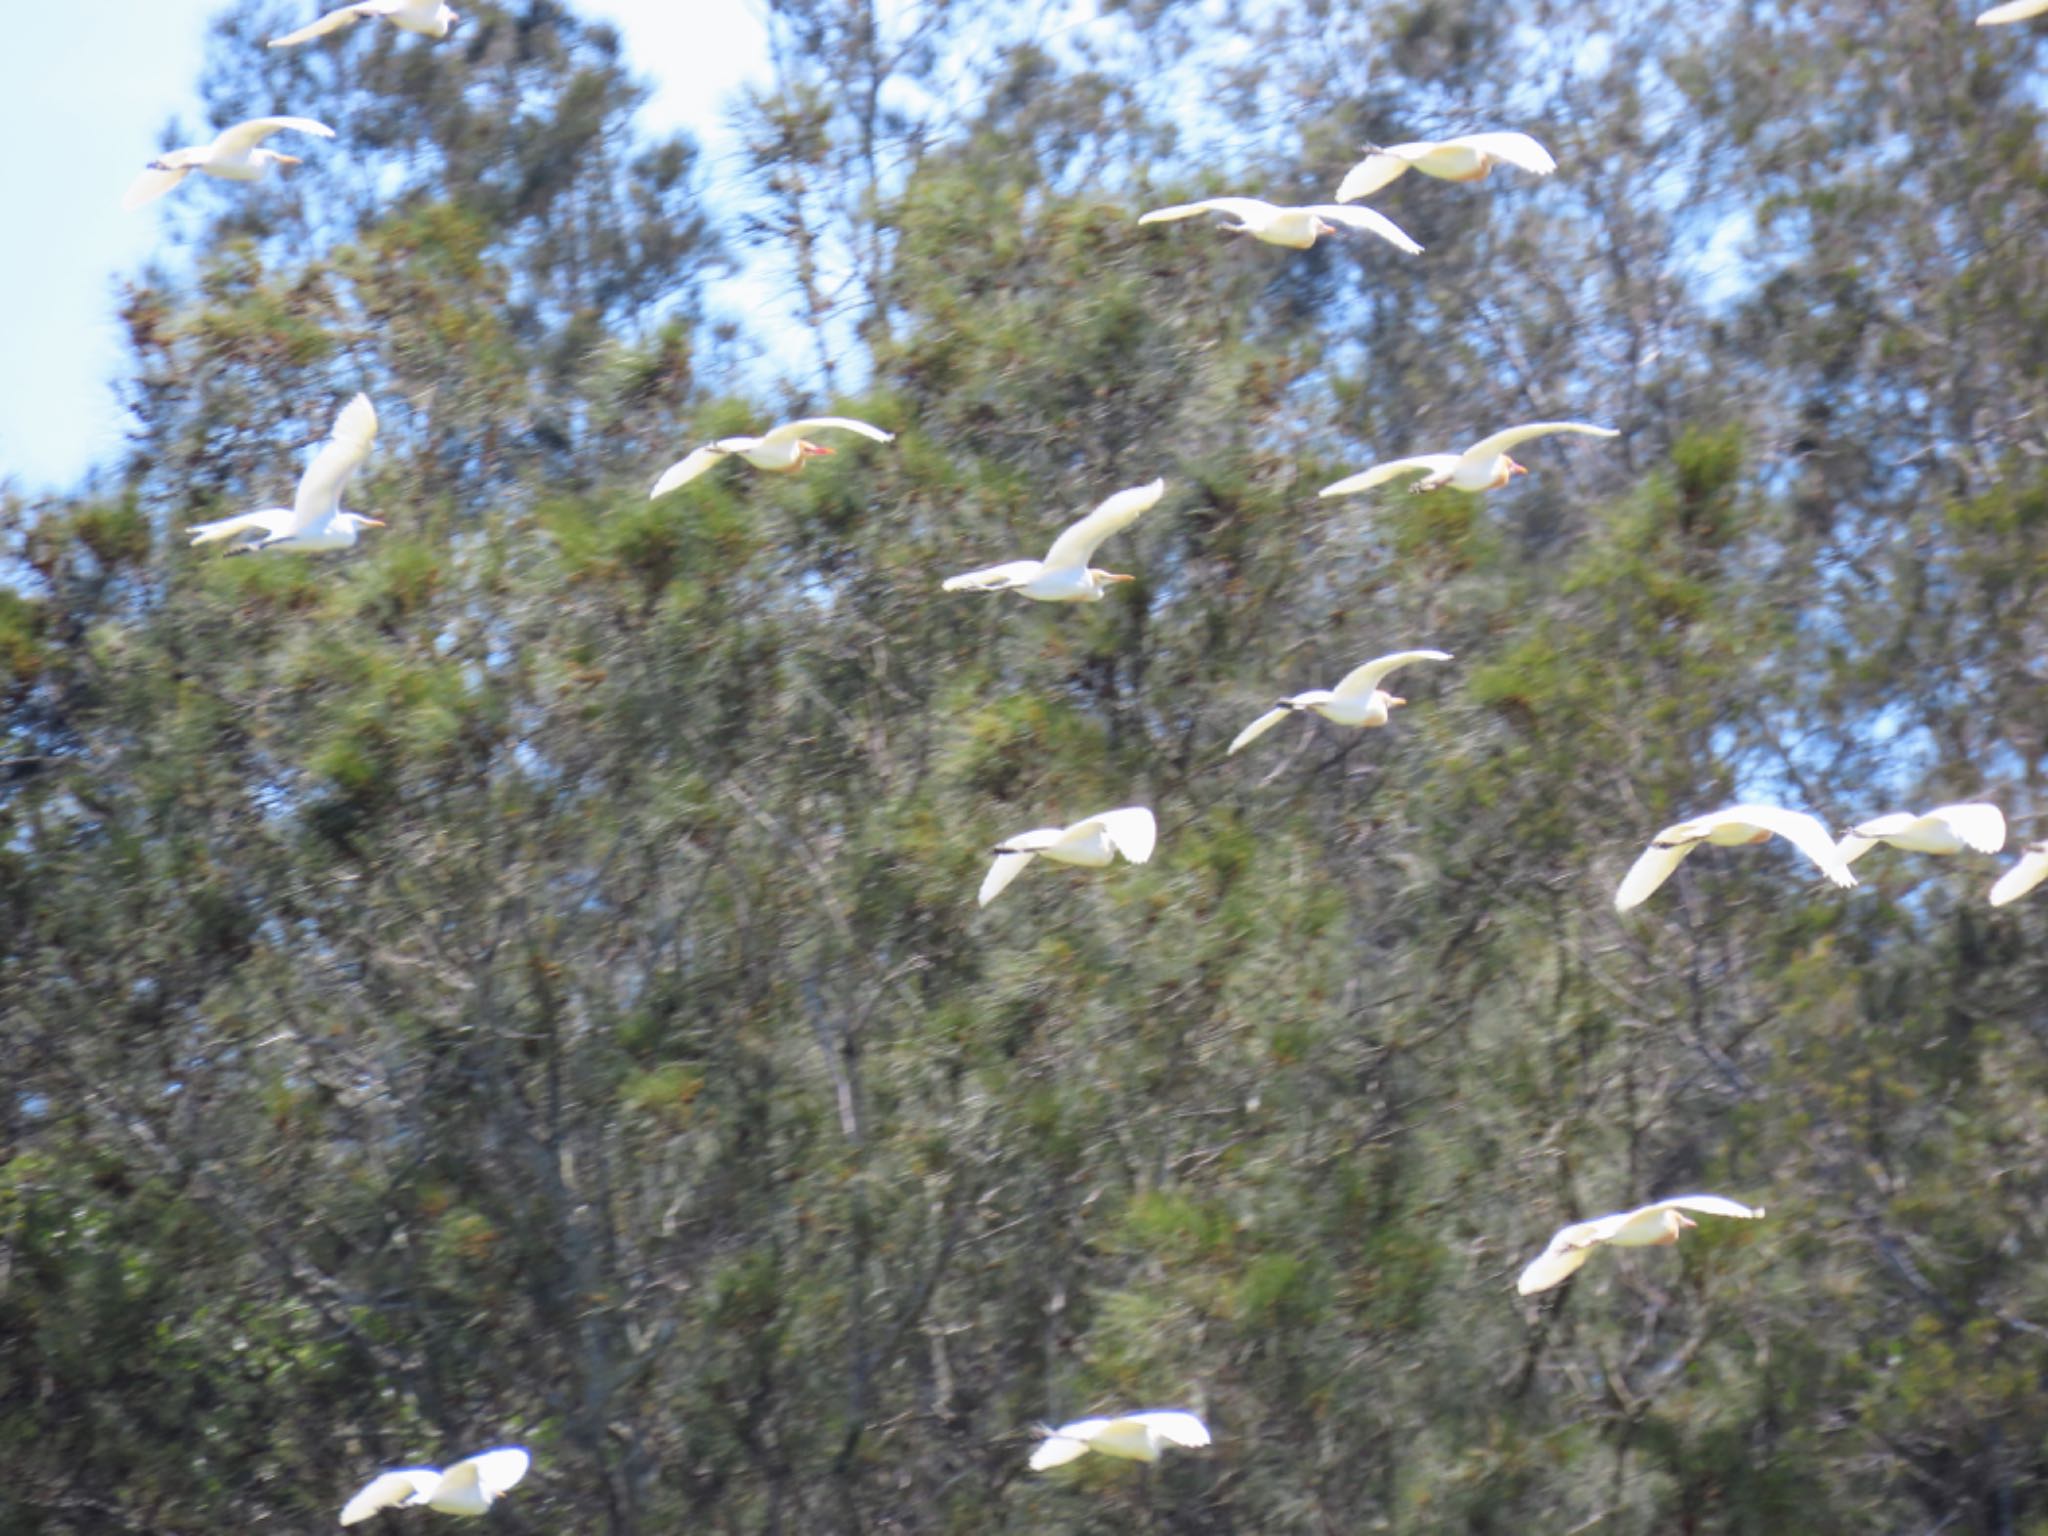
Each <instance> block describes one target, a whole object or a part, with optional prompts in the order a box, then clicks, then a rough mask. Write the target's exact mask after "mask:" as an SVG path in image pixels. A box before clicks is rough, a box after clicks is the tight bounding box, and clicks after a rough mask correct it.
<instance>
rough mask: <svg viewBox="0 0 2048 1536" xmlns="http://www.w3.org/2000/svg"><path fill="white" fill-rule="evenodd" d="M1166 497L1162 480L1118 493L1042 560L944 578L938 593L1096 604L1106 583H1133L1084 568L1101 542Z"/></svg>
mask: <svg viewBox="0 0 2048 1536" xmlns="http://www.w3.org/2000/svg"><path fill="white" fill-rule="evenodd" d="M1165 494H1166V482H1165V481H1164V480H1154V481H1153V482H1152V483H1151V484H1150V485H1135V486H1132V487H1131V488H1130V489H1129V490H1127V491H1118V492H1117V493H1116V494H1115V495H1114V496H1112V497H1110V498H1109V499H1108V500H1107V501H1105V502H1103V503H1102V504H1101V505H1100V506H1098V507H1097V508H1096V509H1095V510H1094V511H1093V512H1090V513H1089V514H1088V515H1087V516H1086V517H1084V518H1082V519H1081V520H1080V521H1079V522H1077V523H1072V524H1070V525H1069V526H1068V527H1067V529H1066V530H1065V531H1064V532H1063V533H1061V534H1060V536H1059V537H1058V538H1056V539H1054V540H1053V541H1052V548H1051V549H1049V550H1047V551H1046V552H1045V558H1044V559H1043V560H1011V561H1008V562H1006V563H1004V564H1002V565H991V566H989V567H987V568H986V569H985V570H979V571H969V572H967V574H966V575H964V576H949V577H947V578H946V580H945V582H944V583H943V584H942V586H941V589H940V590H942V591H946V592H1021V593H1023V594H1024V595H1025V596H1026V597H1029V598H1034V599H1036V600H1037V601H1038V602H1041V603H1099V602H1101V601H1102V599H1103V598H1105V597H1107V596H1108V595H1109V594H1108V592H1106V591H1104V590H1103V589H1104V588H1105V587H1106V586H1107V585H1108V584H1109V583H1111V582H1117V581H1131V580H1134V579H1135V578H1133V577H1130V576H1125V575H1121V574H1119V573H1118V572H1116V571H1098V570H1092V569H1090V567H1089V565H1088V562H1089V561H1090V560H1092V559H1093V558H1094V557H1095V551H1096V550H1097V549H1098V548H1099V547H1101V544H1102V541H1103V540H1104V539H1106V538H1108V537H1109V536H1110V535H1111V534H1113V533H1120V532H1122V531H1123V530H1124V529H1126V528H1128V527H1130V525H1131V524H1132V523H1134V522H1136V521H1137V520H1138V517H1139V514H1141V513H1142V512H1144V511H1145V510H1146V509H1147V508H1148V507H1152V506H1154V505H1156V504H1157V503H1158V501H1159V498H1160V497H1161V496H1163V495H1165Z"/></svg>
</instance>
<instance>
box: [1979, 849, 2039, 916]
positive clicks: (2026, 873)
mask: <svg viewBox="0 0 2048 1536" xmlns="http://www.w3.org/2000/svg"><path fill="white" fill-rule="evenodd" d="M2043 880H2048V843H2035V844H2034V845H2033V846H2032V847H2031V848H2029V849H2027V851H2026V852H2025V853H2023V854H2021V855H2020V861H2019V863H2017V864H2015V865H2013V867H2012V868H2011V869H2008V870H2007V871H2006V872H2005V873H2004V874H2002V875H2000V876H1999V877H1998V882H1997V884H1995V885H1993V886H1992V887H1991V905H1993V906H1994V907H2002V906H2004V905H2006V904H2007V903H2008V902H2014V901H2018V900H2019V899H2020V898H2021V897H2022V896H2024V895H2026V894H2027V892H2029V891H2031V890H2032V889H2033V888H2034V887H2035V886H2037V885H2039V884H2040V883H2041V882H2042V881H2043Z"/></svg>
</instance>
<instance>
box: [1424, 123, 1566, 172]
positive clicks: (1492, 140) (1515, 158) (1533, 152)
mask: <svg viewBox="0 0 2048 1536" xmlns="http://www.w3.org/2000/svg"><path fill="white" fill-rule="evenodd" d="M1444 142H1445V143H1446V144H1461V145H1463V146H1464V147H1465V148H1467V149H1476V150H1478V151H1479V152H1480V153H1481V154H1482V155H1486V156H1489V157H1490V158H1492V159H1495V160H1498V161H1499V162H1500V163H1501V164H1502V165H1512V166H1513V167H1514V168H1515V169H1516V170H1518V171H1527V172H1528V173H1529V174H1530V175H1531V176H1548V175H1549V174H1550V173H1551V172H1552V171H1554V170H1556V169H1557V161H1556V160H1554V159H1552V158H1551V154H1550V151H1549V150H1547V149H1545V148H1544V147H1543V146H1542V145H1541V144H1538V143H1537V142H1536V141H1535V140H1534V139H1532V138H1530V137H1529V135H1528V134H1526V133H1467V134H1463V135H1461V136H1459V137H1458V138H1455V139H1446V140H1444Z"/></svg>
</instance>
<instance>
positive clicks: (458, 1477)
mask: <svg viewBox="0 0 2048 1536" xmlns="http://www.w3.org/2000/svg"><path fill="white" fill-rule="evenodd" d="M532 1463H533V1458H532V1457H531V1456H530V1455H528V1454H527V1453H526V1451H524V1450H522V1449H521V1448H520V1447H518V1446H516V1445H506V1446H500V1447H499V1448H498V1449H497V1450H495V1451H479V1452H478V1453H477V1454H476V1455H474V1456H471V1457H469V1458H467V1459H466V1460H463V1461H458V1462H457V1463H455V1465H454V1466H452V1467H450V1468H449V1469H448V1470H447V1471H445V1472H443V1471H441V1470H440V1469H439V1468H437V1467H402V1468H400V1469H399V1470H398V1471H396V1472H385V1473H381V1474H380V1475H378V1476H376V1477H373V1478H372V1479H370V1481H369V1482H368V1483H367V1484H366V1485H364V1487H363V1489H362V1491H361V1492H360V1493H358V1494H357V1495H356V1496H355V1497H354V1498H352V1499H350V1500H349V1501H348V1503H346V1504H344V1505H343V1506H342V1509H341V1523H342V1524H343V1525H354V1524H355V1523H356V1522H357V1521H359V1520H367V1519H369V1518H370V1516H372V1515H374V1514H376V1513H377V1512H378V1511H379V1510H384V1509H404V1508H411V1507H414V1506H417V1505H421V1504H424V1505H425V1506H426V1507H427V1508H428V1509H437V1510H439V1511H440V1512H441V1513H442V1514H444V1515H480V1514H482V1513H483V1512H484V1511H485V1510H487V1509H489V1508H490V1507H491V1501H492V1500H494V1499H496V1498H497V1497H498V1496H499V1495H500V1494H502V1493H504V1492H505V1491H506V1490H508V1489H510V1488H512V1487H514V1486H516V1485H517V1484H518V1482H519V1480H520V1479H521V1478H522V1477H524V1476H526V1469H527V1468H528V1467H529V1466H530V1465H532Z"/></svg>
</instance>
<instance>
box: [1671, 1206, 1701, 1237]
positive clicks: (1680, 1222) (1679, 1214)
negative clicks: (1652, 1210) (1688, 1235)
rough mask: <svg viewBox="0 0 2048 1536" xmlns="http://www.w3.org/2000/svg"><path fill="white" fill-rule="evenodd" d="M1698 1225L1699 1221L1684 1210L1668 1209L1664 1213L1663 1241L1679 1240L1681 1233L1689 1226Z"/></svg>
mask: <svg viewBox="0 0 2048 1536" xmlns="http://www.w3.org/2000/svg"><path fill="white" fill-rule="evenodd" d="M1698 1225H1699V1223H1698V1222H1696V1221H1694V1220H1693V1219H1692V1218H1691V1217H1690V1216H1688V1215H1686V1214H1685V1212H1683V1211H1666V1212H1665V1213H1664V1236H1663V1239H1662V1242H1664V1243H1675V1242H1677V1241H1678V1234H1679V1233H1681V1232H1683V1231H1684V1230H1685V1229H1686V1228H1687V1227H1696V1226H1698Z"/></svg>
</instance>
